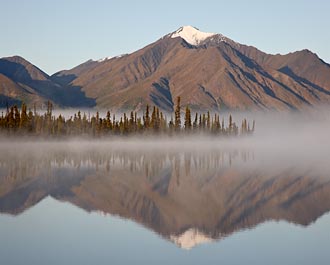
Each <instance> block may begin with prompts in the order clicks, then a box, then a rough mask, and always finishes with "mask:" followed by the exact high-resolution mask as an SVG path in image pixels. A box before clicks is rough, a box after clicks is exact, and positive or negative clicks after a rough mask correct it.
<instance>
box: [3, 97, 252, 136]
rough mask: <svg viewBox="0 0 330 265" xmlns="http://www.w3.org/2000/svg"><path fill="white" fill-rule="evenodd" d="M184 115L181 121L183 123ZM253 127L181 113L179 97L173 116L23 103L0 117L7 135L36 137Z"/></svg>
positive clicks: (240, 131) (235, 131)
mask: <svg viewBox="0 0 330 265" xmlns="http://www.w3.org/2000/svg"><path fill="white" fill-rule="evenodd" d="M182 116H183V122H182ZM254 130H255V122H254V121H253V123H252V125H250V124H249V123H248V122H247V120H246V119H244V120H243V121H242V123H241V126H240V128H239V127H238V125H237V124H236V123H235V122H234V121H233V119H232V116H231V115H229V118H228V122H226V124H225V120H224V118H222V120H220V116H219V114H213V115H211V114H210V112H209V111H208V112H206V113H197V112H196V113H195V115H194V116H193V117H192V114H191V110H190V108H189V106H186V108H185V110H184V115H182V107H181V99H180V97H178V98H177V102H176V106H175V111H174V118H173V116H171V118H170V120H169V121H168V118H167V116H166V115H165V114H164V113H163V112H162V111H160V110H159V108H158V107H156V106H154V107H153V108H152V109H151V108H150V107H149V105H147V106H146V109H145V111H144V112H143V115H142V116H140V115H138V113H137V112H134V111H131V112H130V114H129V115H127V114H126V113H124V114H123V115H122V116H120V117H119V118H117V117H116V115H115V114H111V113H110V111H107V113H106V116H105V117H100V114H99V112H96V114H95V115H92V116H90V115H88V116H87V114H86V113H85V112H84V113H82V112H81V111H78V112H77V113H75V114H74V115H73V116H71V117H70V118H67V119H66V118H65V117H64V116H62V115H61V114H60V115H58V116H55V115H53V106H52V104H51V103H50V102H48V104H47V111H46V112H45V113H44V114H40V113H38V112H37V110H36V108H35V107H34V109H33V110H31V109H29V110H28V109H27V106H26V105H25V104H24V103H23V104H22V106H21V108H20V109H19V108H18V107H17V106H12V107H10V108H7V111H6V113H3V112H2V114H1V117H0V132H1V133H2V134H7V135H35V136H58V137H61V136H95V137H99V136H104V135H134V134H168V135H174V134H193V133H204V134H211V135H228V136H237V135H248V134H252V133H253V132H254Z"/></svg>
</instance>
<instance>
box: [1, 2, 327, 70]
mask: <svg viewBox="0 0 330 265" xmlns="http://www.w3.org/2000/svg"><path fill="white" fill-rule="evenodd" d="M329 14H330V1H327V0H313V1H311V0H277V1H274V0H272V1H266V0H263V1H262V0H249V1H247V0H231V1H222V0H214V1H212V0H203V1H192V0H190V1H185V0H183V1H178V0H176V1H173V0H167V1H161V2H160V1H156V0H154V1H151V0H139V1H128V0H121V1H111V0H108V1H106V0H93V1H92V0H90V1H89V0H57V1H50V0H0V32H1V38H0V57H5V56H11V55H21V56H23V57H24V58H26V59H27V60H29V61H31V62H32V63H34V64H35V65H37V66H39V67H40V68H41V69H43V70H44V71H46V72H47V73H48V74H53V73H54V72H56V71H59V70H62V69H70V68H72V67H74V66H76V65H78V64H80V63H82V62H84V61H86V60H88V59H99V58H102V57H106V56H115V55H119V54H123V53H129V52H132V51H135V50H137V49H139V48H142V47H144V46H145V45H147V44H149V43H151V42H154V41H155V40H157V39H159V38H160V37H162V36H163V35H165V34H167V33H169V32H172V31H175V30H176V29H177V28H179V27H180V26H182V25H192V26H195V27H197V28H199V29H200V30H202V31H206V32H216V33H222V34H224V35H226V36H227V37H229V38H231V39H233V40H235V41H237V42H240V43H244V44H248V45H253V46H256V47H257V48H259V49H261V50H263V51H265V52H268V53H288V52H290V51H295V50H301V49H305V48H306V49H310V50H312V51H313V52H315V53H317V54H318V55H319V56H320V57H321V58H322V59H323V60H325V61H326V62H330V48H329V47H330V45H329V44H330V31H329V26H330V16H329Z"/></svg>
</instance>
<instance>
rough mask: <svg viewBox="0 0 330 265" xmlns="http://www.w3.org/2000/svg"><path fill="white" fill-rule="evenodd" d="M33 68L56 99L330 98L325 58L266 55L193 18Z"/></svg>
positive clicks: (268, 104)
mask: <svg viewBox="0 0 330 265" xmlns="http://www.w3.org/2000/svg"><path fill="white" fill-rule="evenodd" d="M2 60H4V59H2ZM1 69H2V70H1ZM0 73H3V67H1V65H0ZM4 75H5V76H6V77H7V78H11V74H10V73H9V74H7V75H6V74H4ZM38 76H40V77H43V78H45V79H46V80H47V82H48V81H49V82H50V84H55V85H58V86H60V88H57V89H58V90H60V91H61V92H56V93H55V95H53V94H52V93H50V92H49V90H50V91H57V90H56V89H55V87H54V86H51V89H50V87H46V88H44V87H43V86H42V85H41V84H40V82H39V85H38V86H33V87H32V88H34V89H35V90H37V91H38V93H37V95H38V96H41V97H43V98H44V97H46V98H48V99H52V100H53V101H54V102H56V103H57V104H58V105H61V106H74V105H75V106H85V105H86V104H87V105H88V106H92V105H93V104H96V106H97V107H99V108H109V109H113V110H126V109H135V110H141V109H143V108H144V107H145V106H146V105H147V104H150V105H154V104H155V105H157V106H159V107H160V108H162V109H163V110H167V111H173V106H174V102H175V98H176V97H178V96H181V98H182V104H183V105H189V106H190V107H191V108H193V109H208V110H223V109H237V110H248V109H249V110H250V109H261V110H303V109H306V108H310V107H314V106H319V105H323V104H329V103H330V65H329V64H327V63H325V62H324V61H322V60H321V59H320V58H319V57H318V56H317V55H316V54H314V53H312V52H310V51H308V50H302V51H297V52H294V53H290V54H286V55H279V54H277V55H270V54H266V53H264V52H262V51H260V50H258V49H257V48H255V47H251V46H247V45H243V44H240V43H237V42H235V41H233V40H231V39H229V38H227V37H225V36H223V35H221V34H215V33H205V32H202V31H200V30H198V29H196V28H194V27H191V26H185V27H181V28H180V29H178V30H177V31H174V32H172V33H170V34H167V35H165V36H164V37H162V38H161V39H159V40H157V41H156V42H154V43H152V44H150V45H148V46H146V47H144V48H142V49H140V50H138V51H136V52H133V53H131V54H126V55H122V56H117V57H113V58H105V59H103V60H99V61H92V60H90V61H87V62H85V63H83V64H81V65H79V66H77V67H75V68H73V69H71V70H66V71H60V72H58V73H56V74H54V75H53V76H51V77H49V76H47V75H46V76H45V75H42V74H39V75H38ZM37 80H38V79H37ZM12 81H14V82H15V83H16V84H17V81H16V80H12ZM0 84H2V81H1V83H0ZM18 85H19V84H18ZM29 87H30V85H29ZM37 88H38V89H37ZM45 91H48V93H46V92H45ZM68 91H69V92H70V93H71V94H75V93H76V94H79V95H80V96H78V97H77V96H70V95H69V94H70V93H69V94H67V93H68ZM73 91H74V93H73ZM40 92H44V93H40ZM1 94H3V93H1ZM7 94H8V93H7ZM7 94H4V95H5V96H8V95H7ZM76 94H75V95H76ZM17 98H18V97H17V96H14V97H13V99H17ZM78 102H79V104H78ZM87 105H86V106H87Z"/></svg>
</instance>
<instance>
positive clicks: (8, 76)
mask: <svg viewBox="0 0 330 265" xmlns="http://www.w3.org/2000/svg"><path fill="white" fill-rule="evenodd" d="M0 95H1V96H0V107H4V106H6V105H7V104H8V105H12V104H17V103H18V104H19V103H21V102H25V103H26V104H28V105H30V106H31V105H33V104H36V105H37V106H38V107H41V106H42V105H43V104H45V103H46V102H47V101H51V102H53V103H54V104H55V105H58V106H62V107H83V106H84V107H92V106H94V105H95V104H94V100H93V99H88V98H86V97H85V94H84V93H83V92H82V91H81V89H80V88H79V87H75V86H65V84H61V83H56V82H54V81H53V80H52V79H51V77H50V76H48V75H47V74H46V73H44V72H42V71H41V70H40V69H38V68H37V67H35V66H34V65H32V64H31V63H29V62H28V61H26V60H25V59H23V58H21V57H19V56H14V57H9V58H2V59H0Z"/></svg>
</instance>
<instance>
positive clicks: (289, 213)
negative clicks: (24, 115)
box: [0, 111, 330, 264]
mask: <svg viewBox="0 0 330 265" xmlns="http://www.w3.org/2000/svg"><path fill="white" fill-rule="evenodd" d="M329 113H330V112H329ZM223 116H224V117H226V118H227V117H228V114H224V115H223ZM244 118H247V119H248V120H249V121H251V122H252V121H253V120H255V121H256V131H255V132H254V134H253V135H251V136H244V137H243V136H242V137H222V136H219V137H215V136H206V135H187V136H183V135H181V136H173V137H169V136H155V135H153V136H151V135H149V136H148V135H139V136H136V137H102V138H100V139H86V138H84V139H80V138H72V139H65V140H54V139H52V140H45V139H42V140H37V139H33V138H29V137H27V138H24V137H22V138H1V139H0V211H1V213H2V214H9V216H15V217H13V219H11V220H12V221H10V222H9V221H8V220H7V219H8V218H9V217H7V216H6V215H2V214H0V232H1V234H5V235H6V236H7V238H9V241H10V242H12V241H13V242H14V241H15V242H23V241H29V242H35V243H34V245H33V246H34V247H28V248H26V246H24V245H22V244H21V245H19V246H18V247H17V248H18V249H19V251H23V249H27V250H26V251H28V252H29V253H30V255H31V253H33V254H32V256H36V255H37V254H36V253H35V250H34V249H35V248H39V249H43V252H45V251H46V252H47V251H49V250H50V249H51V248H52V247H53V246H56V247H57V249H60V250H61V252H62V253H66V251H67V249H66V248H63V247H61V246H62V240H64V241H66V240H71V241H70V242H71V244H72V245H77V244H81V242H89V240H90V237H91V235H90V234H89V232H88V231H93V233H92V234H95V235H98V236H95V238H94V241H93V246H89V247H90V248H93V249H96V250H95V255H94V254H90V255H91V256H89V255H88V254H87V253H89V252H88V251H84V253H81V251H79V253H80V254H79V255H78V254H76V255H74V258H75V259H80V258H82V257H83V258H84V259H87V260H88V258H91V257H93V258H94V259H95V260H98V261H100V262H96V263H97V264H101V263H102V261H104V260H102V258H100V257H101V256H102V255H103V257H107V260H114V259H115V260H124V261H125V262H124V263H125V264H128V263H130V262H129V261H128V258H127V257H123V256H122V255H121V254H119V253H121V252H122V251H123V249H122V248H121V246H122V245H121V244H123V245H125V248H126V250H125V251H128V252H131V253H133V254H132V255H133V256H134V259H135V260H136V261H137V263H142V261H148V260H149V259H148V258H150V257H145V256H144V255H143V254H142V253H144V251H142V250H141V251H140V252H139V251H135V249H136V248H139V246H140V245H141V242H142V241H143V242H144V244H145V245H147V246H148V249H149V250H150V251H151V252H152V253H153V254H152V255H154V258H155V260H158V258H159V257H161V260H166V259H164V258H165V257H166V258H167V260H170V262H171V263H173V262H174V263H175V262H177V261H178V260H181V261H183V263H185V264H200V260H195V259H193V257H194V256H196V255H197V256H198V257H199V258H200V259H203V260H214V261H219V260H221V259H225V261H227V262H231V261H232V262H233V263H235V262H236V263H237V262H238V263H242V262H243V261H246V259H247V257H248V256H249V254H248V253H250V252H249V251H246V253H245V254H244V253H242V252H240V253H242V255H241V256H239V257H238V256H237V255H229V254H228V253H237V252H238V251H242V247H243V248H246V249H250V248H251V246H255V247H256V248H258V249H264V251H265V252H267V253H268V257H269V256H272V257H273V258H274V259H272V260H276V259H275V257H278V256H277V252H276V251H274V248H276V249H279V248H280V247H281V246H282V245H283V242H284V241H287V240H288V241H290V240H291V241H294V240H295V238H297V239H298V238H304V240H297V242H299V243H295V244H291V245H290V246H288V247H287V249H286V250H283V253H284V252H285V253H286V256H283V257H281V263H284V264H296V263H295V260H296V259H295V256H294V254H293V253H309V255H311V256H312V255H315V253H317V252H318V251H319V252H322V253H323V254H322V255H323V257H324V258H319V259H318V261H319V263H318V264H327V260H328V258H329V255H328V252H327V250H326V249H325V248H321V250H320V249H318V250H316V249H315V247H312V246H311V245H310V244H309V243H308V242H316V243H317V244H316V245H318V246H320V245H322V246H323V245H328V244H329V243H330V238H328V237H326V236H320V235H319V234H317V233H316V234H315V233H314V234H311V233H309V234H308V231H310V230H311V229H314V230H317V231H323V233H322V235H324V233H326V229H327V227H328V226H327V224H330V219H329V216H328V215H325V214H326V213H329V211H330V163H329V161H330V148H329V135H330V118H329V115H328V112H327V111H323V112H311V113H309V114H301V113H291V114H289V113H285V114H284V113H234V114H233V119H234V121H236V122H237V123H238V124H240V121H241V120H242V119H244ZM226 122H227V121H226ZM63 202H65V203H67V204H63ZM78 209H79V210H81V211H82V212H79V211H78ZM83 213H84V214H83ZM52 214H54V215H55V216H57V217H55V218H50V217H49V218H47V216H52ZM62 215H63V216H62ZM64 216H65V222H64V223H63V224H62V223H61V225H59V224H58V223H57V222H58V220H62V219H61V218H64ZM113 216H119V217H120V218H123V219H117V218H114V217H113ZM322 216H323V217H322ZM27 217H29V218H31V220H33V221H30V223H38V222H40V220H46V219H45V218H47V224H46V223H45V227H46V228H47V229H46V228H45V231H44V232H43V234H44V241H46V242H47V240H48V239H49V238H54V235H53V234H52V231H56V234H57V235H58V238H57V240H56V241H55V242H54V241H52V244H50V245H49V244H47V243H44V242H43V244H40V242H39V241H38V240H35V235H34V234H29V233H27V232H21V233H16V231H18V230H19V231H22V229H23V230H24V227H25V226H26V224H25V222H26V220H25V218H27ZM127 219H128V220H131V221H132V223H127V222H126V221H124V220H127ZM13 220H15V221H13ZM63 220H64V219H63ZM91 220H93V225H91V224H90V223H89V222H92V221H91ZM278 221H282V222H283V223H280V224H279V223H277V222H278ZM1 223H3V224H6V227H7V228H6V229H3V230H1ZM94 223H97V224H100V223H102V225H94ZM78 224H80V225H78ZM296 225H299V227H301V228H299V229H301V230H299V229H298V228H297V227H296ZM3 227H4V226H3ZM141 227H143V229H142V228H141ZM73 228H74V229H75V230H76V232H74V233H75V236H74V237H73V236H72V239H71V237H70V236H69V235H70V233H71V231H72V230H73ZM38 229H39V228H38V227H34V226H33V225H31V227H29V230H27V231H34V233H36V234H38ZM8 231H10V233H9V232H8ZM106 231H112V232H111V235H108V237H103V235H104V234H106V233H107V232H106ZM242 231H245V232H242ZM312 231H313V230H312ZM31 233H33V232H31ZM78 235H79V236H78ZM155 235H156V237H155ZM73 238H79V242H80V243H79V242H78V241H76V240H74V239H73ZM100 238H103V239H102V240H100ZM38 242H39V243H38ZM118 242H119V243H118ZM120 242H123V243H120ZM165 242H169V243H170V245H169V244H167V243H165ZM269 242H272V243H271V244H270V243H269ZM86 244H88V243H86ZM104 246H111V248H108V249H104ZM249 246H250V247H249ZM257 246H258V247H257ZM0 247H1V248H0V249H3V251H2V252H1V250H0V254H1V256H3V257H4V260H6V261H8V262H11V261H17V260H16V258H15V256H13V255H7V254H6V253H10V252H13V251H14V248H11V247H9V246H8V245H7V244H6V242H5V241H4V240H0ZM179 248H182V249H185V251H186V250H190V252H189V253H190V254H189V255H188V254H185V253H184V252H182V251H183V250H181V249H179ZM250 251H252V249H250ZM106 253H107V254H106ZM109 253H110V254H109ZM226 253H227V254H226ZM269 253H271V254H269ZM66 255H69V254H66ZM109 255H110V256H111V257H110V256H109ZM306 255H307V254H306ZM48 256H49V254H48ZM48 256H47V257H48ZM156 256H157V257H156ZM47 257H44V258H43V261H44V262H48V261H49V260H47ZM224 257H226V258H224ZM250 259H253V261H254V262H253V263H254V264H264V261H265V260H264V259H263V256H262V254H260V255H256V256H255V257H253V258H251V257H250ZM29 261H31V262H32V259H29ZM149 261H150V260H149ZM277 261H278V260H277ZM289 261H290V262H289ZM34 264H42V263H38V262H36V263H34ZM50 264H56V263H52V262H50ZM85 264H87V263H85ZM270 264H271V262H270ZM274 264H275V263H274ZM301 264H304V263H303V262H302V263H301Z"/></svg>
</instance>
